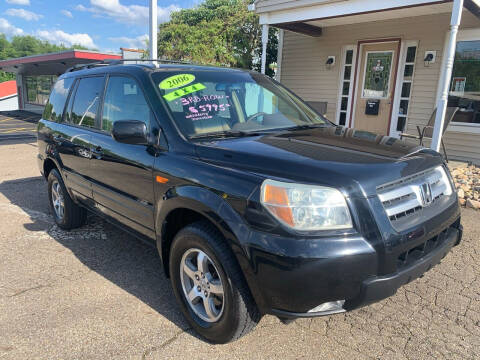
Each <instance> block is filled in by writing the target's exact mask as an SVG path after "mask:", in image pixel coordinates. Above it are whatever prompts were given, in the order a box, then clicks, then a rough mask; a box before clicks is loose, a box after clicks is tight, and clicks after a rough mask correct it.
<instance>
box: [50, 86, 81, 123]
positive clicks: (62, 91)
mask: <svg viewBox="0 0 480 360" xmlns="http://www.w3.org/2000/svg"><path fill="white" fill-rule="evenodd" d="M73 80H74V78H67V79H60V80H58V81H57V82H56V83H55V85H54V87H53V89H52V92H51V93H50V97H49V99H48V103H47V105H45V110H44V112H43V118H44V119H45V120H50V121H55V122H60V121H62V115H63V109H64V108H65V101H66V100H67V97H68V92H69V91H70V88H71V87H72V84H73Z"/></svg>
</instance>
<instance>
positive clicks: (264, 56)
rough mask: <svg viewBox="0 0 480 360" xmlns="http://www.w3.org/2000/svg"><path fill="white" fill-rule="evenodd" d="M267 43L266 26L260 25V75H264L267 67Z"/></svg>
mask: <svg viewBox="0 0 480 360" xmlns="http://www.w3.org/2000/svg"><path fill="white" fill-rule="evenodd" d="M267 43H268V25H267V24H263V25H262V67H261V71H262V74H265V69H266V66H267Z"/></svg>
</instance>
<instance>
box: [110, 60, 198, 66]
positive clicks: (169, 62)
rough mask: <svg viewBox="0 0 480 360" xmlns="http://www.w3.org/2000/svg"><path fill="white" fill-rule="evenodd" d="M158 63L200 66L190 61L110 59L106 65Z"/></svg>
mask: <svg viewBox="0 0 480 360" xmlns="http://www.w3.org/2000/svg"><path fill="white" fill-rule="evenodd" d="M138 61H142V62H157V63H163V64H183V65H199V64H195V63H193V62H190V61H182V60H169V59H108V60H105V62H106V63H108V64H110V65H117V64H121V63H124V62H138Z"/></svg>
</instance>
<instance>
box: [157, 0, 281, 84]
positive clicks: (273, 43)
mask: <svg viewBox="0 0 480 360" xmlns="http://www.w3.org/2000/svg"><path fill="white" fill-rule="evenodd" d="M251 2H252V1H248V0H206V1H204V2H203V3H201V4H200V5H198V6H197V7H195V8H192V9H184V10H180V11H178V12H174V13H172V15H171V20H170V21H169V22H167V23H163V24H161V25H160V26H159V36H158V53H159V55H160V56H161V57H165V58H167V59H171V60H183V61H192V62H195V63H201V64H210V65H220V66H231V67H239V68H247V69H254V68H255V69H258V68H259V67H260V64H259V62H260V56H261V46H262V45H261V26H260V25H259V23H258V16H257V15H256V14H255V13H254V12H252V11H248V8H247V7H248V4H249V3H251ZM277 43H278V42H277V31H276V29H273V28H272V29H271V30H270V39H269V46H268V49H267V71H268V72H269V73H270V75H272V74H273V71H272V70H271V69H270V68H268V64H270V63H273V62H275V61H276V57H277Z"/></svg>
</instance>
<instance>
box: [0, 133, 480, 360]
mask: <svg viewBox="0 0 480 360" xmlns="http://www.w3.org/2000/svg"><path fill="white" fill-rule="evenodd" d="M36 151H37V149H36V145H35V143H28V142H10V143H6V142H0V169H1V170H0V229H1V231H0V360H5V359H207V358H209V359H224V358H228V359H272V358H282V359H317V358H318V359H332V358H334V359H370V358H375V359H442V358H445V359H457V358H458V359H478V358H479V357H480V281H479V275H480V265H479V264H480V262H479V261H478V259H479V256H480V242H479V237H480V236H479V235H480V221H479V220H480V218H479V216H480V215H479V213H475V212H474V211H471V210H468V209H467V210H464V211H463V224H464V226H465V238H464V241H463V243H462V244H461V245H460V246H458V247H456V248H455V249H453V251H452V252H451V253H450V254H449V255H448V256H447V257H446V258H445V259H444V260H443V261H442V263H441V264H440V265H438V266H437V267H435V268H434V269H433V270H432V271H430V272H429V273H427V274H426V275H425V277H423V278H422V279H418V280H416V281H414V282H413V283H410V284H409V285H407V286H405V287H404V288H402V289H401V290H400V291H399V292H398V293H397V294H396V295H395V296H394V297H392V298H390V299H387V300H385V301H382V302H380V303H378V304H374V305H372V306H369V307H367V308H363V309H360V310H357V311H354V312H351V313H347V314H342V315H335V316H331V317H325V318H317V319H311V320H297V321H295V322H294V323H292V324H290V325H283V324H282V323H280V322H279V321H278V320H277V319H276V318H274V317H271V316H267V317H264V318H263V319H262V321H261V322H260V324H259V326H258V327H257V328H256V329H255V330H254V331H253V332H252V333H250V334H249V335H248V336H246V337H244V338H242V339H240V340H239V341H237V342H235V343H232V344H227V345H221V346H215V345H210V344H207V343H205V342H204V341H202V340H201V339H198V338H197V337H196V336H195V334H194V333H193V332H192V331H191V329H189V327H188V324H187V323H186V321H185V320H184V319H183V318H182V315H181V313H180V312H179V310H178V307H177V305H176V303H175V300H174V298H173V293H172V290H171V287H170V283H169V280H168V279H166V278H165V276H164V275H163V272H162V269H161V267H160V264H159V260H158V255H157V253H156V250H155V249H153V248H150V247H148V246H146V245H144V244H142V243H140V242H138V241H137V240H135V239H133V238H131V237H130V236H129V235H127V234H125V233H123V232H121V231H119V230H117V229H116V228H114V227H113V226H111V225H109V224H107V223H105V222H104V221H102V220H100V219H99V218H98V217H95V216H90V217H89V218H88V222H87V225H85V226H84V227H82V228H81V229H78V230H75V231H71V232H65V231H62V230H60V229H58V228H57V227H56V226H55V225H54V223H53V220H52V218H51V216H50V215H49V211H48V206H47V197H46V184H45V181H44V180H43V179H42V178H41V177H40V176H39V172H38V170H37V165H36V162H35V156H36Z"/></svg>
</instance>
